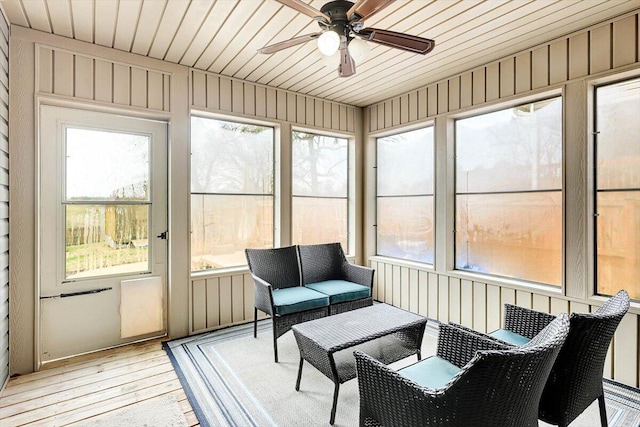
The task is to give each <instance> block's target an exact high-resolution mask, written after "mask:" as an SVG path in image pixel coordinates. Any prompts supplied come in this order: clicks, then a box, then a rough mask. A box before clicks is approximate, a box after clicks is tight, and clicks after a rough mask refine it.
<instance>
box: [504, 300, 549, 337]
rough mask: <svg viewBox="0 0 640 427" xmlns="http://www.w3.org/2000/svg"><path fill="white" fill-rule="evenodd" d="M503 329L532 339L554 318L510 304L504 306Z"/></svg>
mask: <svg viewBox="0 0 640 427" xmlns="http://www.w3.org/2000/svg"><path fill="white" fill-rule="evenodd" d="M504 309H505V314H504V328H505V329H507V330H509V331H511V332H515V333H516V334H519V335H522V336H523V337H527V338H529V339H532V338H533V337H535V336H536V335H538V334H539V333H540V331H542V330H543V329H544V328H545V327H546V326H547V325H548V324H549V323H551V322H552V321H553V319H555V318H556V316H554V315H552V314H548V313H542V312H540V311H535V310H531V309H529V308H524V307H520V306H517V305H512V304H505V305H504Z"/></svg>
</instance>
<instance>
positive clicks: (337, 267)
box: [245, 243, 374, 362]
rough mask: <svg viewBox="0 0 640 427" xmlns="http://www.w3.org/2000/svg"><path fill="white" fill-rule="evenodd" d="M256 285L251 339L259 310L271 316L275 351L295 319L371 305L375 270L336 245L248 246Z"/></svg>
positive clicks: (303, 319) (276, 351)
mask: <svg viewBox="0 0 640 427" xmlns="http://www.w3.org/2000/svg"><path fill="white" fill-rule="evenodd" d="M245 254H246V256H247V262H248V264H249V270H250V272H251V276H252V277H253V280H254V283H255V299H254V302H255V304H254V320H253V322H254V337H255V336H257V314H258V310H260V311H262V312H264V313H267V314H269V315H271V317H272V321H273V351H274V358H275V361H276V362H277V361H278V346H277V341H276V340H277V339H278V338H279V337H280V336H282V335H283V334H284V333H286V332H287V331H288V330H289V329H291V326H293V325H295V324H296V323H301V322H305V321H308V320H313V319H317V318H320V317H324V316H327V315H331V314H337V313H342V312H345V311H348V310H353V309H356V308H361V307H366V306H369V305H372V304H373V298H372V297H371V289H372V287H373V274H374V271H373V269H371V268H368V267H362V266H359V265H354V264H351V263H349V262H348V261H347V258H346V256H345V255H344V252H343V251H342V247H341V246H340V243H326V244H320V245H299V246H287V247H283V248H277V249H246V250H245Z"/></svg>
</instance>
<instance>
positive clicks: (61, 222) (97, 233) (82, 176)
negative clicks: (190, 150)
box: [39, 106, 167, 362]
mask: <svg viewBox="0 0 640 427" xmlns="http://www.w3.org/2000/svg"><path fill="white" fill-rule="evenodd" d="M40 113H41V114H40V118H41V121H40V123H41V126H40V161H39V164H40V171H39V172H40V180H39V182H40V197H39V206H40V208H39V223H40V228H39V239H40V244H39V261H40V262H39V279H40V316H39V317H40V318H39V320H40V342H39V347H40V348H39V350H40V362H47V361H51V360H55V359H60V358H64V357H68V356H72V355H76V354H81V353H86V352H91V351H95V350H100V349H104V348H109V347H113V346H117V345H120V344H125V343H128V342H132V341H139V340H141V339H146V338H152V337H156V336H161V335H164V334H165V333H166V324H167V320H166V296H167V286H166V275H167V274H166V273H167V240H166V237H167V233H166V231H167V203H166V200H167V182H166V176H167V174H166V168H167V157H166V156H167V149H166V148H167V124H166V123H162V122H157V121H151V120H143V119H136V118H129V117H122V116H117V115H113V114H106V113H97V112H87V111H81V110H74V109H68V108H61V107H51V106H42V107H41V110H40Z"/></svg>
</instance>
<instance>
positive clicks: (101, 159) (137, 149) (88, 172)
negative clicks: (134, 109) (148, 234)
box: [65, 128, 149, 200]
mask: <svg viewBox="0 0 640 427" xmlns="http://www.w3.org/2000/svg"><path fill="white" fill-rule="evenodd" d="M65 155H66V162H65V163H66V175H67V180H66V199H67V200H149V137H148V136H147V135H135V134H129V133H118V132H106V131H102V130H94V129H82V128H67V129H66V153H65Z"/></svg>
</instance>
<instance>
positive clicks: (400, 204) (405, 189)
mask: <svg viewBox="0 0 640 427" xmlns="http://www.w3.org/2000/svg"><path fill="white" fill-rule="evenodd" d="M433 171H434V162H433V127H432V126H430V127H426V128H423V129H418V130H414V131H410V132H405V133H401V134H396V135H392V136H387V137H384V138H378V140H377V193H376V194H377V198H376V215H377V218H376V223H377V253H378V255H384V256H389V257H394V258H403V259H408V260H412V261H418V262H424V263H429V264H433V259H434V256H433V253H434V250H433V248H434V233H433V231H434V229H433V227H434V220H433V219H434V214H433Z"/></svg>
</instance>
